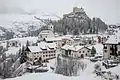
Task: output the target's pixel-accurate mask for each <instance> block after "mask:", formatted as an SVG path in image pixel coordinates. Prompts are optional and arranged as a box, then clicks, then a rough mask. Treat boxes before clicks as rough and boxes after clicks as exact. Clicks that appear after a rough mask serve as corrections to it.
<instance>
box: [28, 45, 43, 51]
mask: <svg viewBox="0 0 120 80" xmlns="http://www.w3.org/2000/svg"><path fill="white" fill-rule="evenodd" d="M28 48H29V49H30V51H31V52H40V51H42V50H41V49H40V47H39V46H29V47H28Z"/></svg>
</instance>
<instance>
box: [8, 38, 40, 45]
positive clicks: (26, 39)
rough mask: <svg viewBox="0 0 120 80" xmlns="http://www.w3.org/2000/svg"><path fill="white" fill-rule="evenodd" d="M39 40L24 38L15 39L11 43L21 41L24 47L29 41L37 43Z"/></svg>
mask: <svg viewBox="0 0 120 80" xmlns="http://www.w3.org/2000/svg"><path fill="white" fill-rule="evenodd" d="M37 40H38V38H37V37H23V38H13V39H10V40H9V41H19V42H20V43H21V46H22V45H26V42H27V41H29V42H30V43H36V42H37Z"/></svg>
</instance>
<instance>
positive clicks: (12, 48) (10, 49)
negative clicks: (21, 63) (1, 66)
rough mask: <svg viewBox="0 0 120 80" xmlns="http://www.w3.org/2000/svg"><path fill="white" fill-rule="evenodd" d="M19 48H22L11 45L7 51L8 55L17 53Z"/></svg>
mask: <svg viewBox="0 0 120 80" xmlns="http://www.w3.org/2000/svg"><path fill="white" fill-rule="evenodd" d="M19 49H20V47H10V48H8V50H7V51H6V52H5V53H6V56H9V55H11V54H12V55H16V54H17V53H18V52H19Z"/></svg>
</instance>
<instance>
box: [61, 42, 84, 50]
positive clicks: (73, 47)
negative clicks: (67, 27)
mask: <svg viewBox="0 0 120 80" xmlns="http://www.w3.org/2000/svg"><path fill="white" fill-rule="evenodd" d="M84 47H85V46H80V45H71V46H70V45H67V44H66V45H64V46H63V47H61V48H62V49H65V50H72V51H78V50H80V49H82V48H84Z"/></svg>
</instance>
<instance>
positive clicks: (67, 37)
mask: <svg viewBox="0 0 120 80" xmlns="http://www.w3.org/2000/svg"><path fill="white" fill-rule="evenodd" d="M61 38H62V39H68V40H71V41H74V40H73V39H72V38H71V37H70V36H62V37H61Z"/></svg>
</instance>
